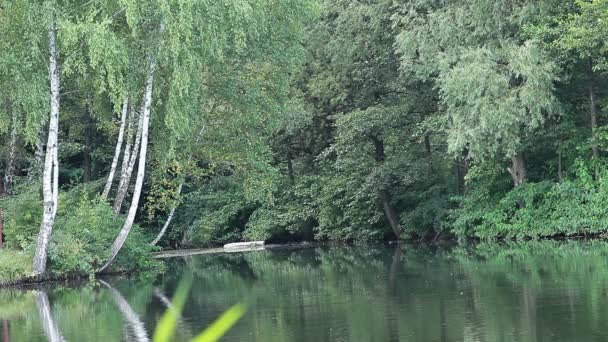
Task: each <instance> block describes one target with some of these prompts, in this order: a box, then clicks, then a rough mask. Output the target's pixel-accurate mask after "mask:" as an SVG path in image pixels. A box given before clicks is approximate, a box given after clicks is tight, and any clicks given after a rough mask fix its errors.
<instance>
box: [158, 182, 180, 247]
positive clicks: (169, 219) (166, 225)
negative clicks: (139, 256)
mask: <svg viewBox="0 0 608 342" xmlns="http://www.w3.org/2000/svg"><path fill="white" fill-rule="evenodd" d="M183 185H184V183H180V184H179V188H177V196H179V195H180V194H181V193H182V187H183ZM175 209H177V205H174V206H173V208H171V212H170V213H169V216H168V217H167V221H166V222H165V224H164V225H163V229H161V230H160V232H159V233H158V235H157V236H156V238H155V239H154V241H152V242H150V245H152V246H155V245H156V244H157V243H158V242H159V241H160V239H162V238H163V236H164V235H165V232H166V231H167V227H169V224H170V223H171V220H173V215H174V214H175Z"/></svg>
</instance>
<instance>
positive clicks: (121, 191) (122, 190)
mask: <svg viewBox="0 0 608 342" xmlns="http://www.w3.org/2000/svg"><path fill="white" fill-rule="evenodd" d="M143 111H144V108H142V113H141V114H140V115H139V123H138V126H137V135H136V137H135V144H134V145H133V149H132V151H131V152H130V153H129V156H128V158H125V159H126V160H128V163H127V164H126V167H125V168H123V174H122V175H121V177H120V182H119V183H118V190H117V191H116V198H114V215H118V213H120V209H121V208H122V202H123V201H124V200H125V197H126V196H127V192H128V190H129V184H130V183H131V175H132V174H133V169H134V168H135V161H137V156H138V154H139V153H138V152H139V147H140V145H141V137H142V133H143V120H144V115H143ZM123 161H124V160H123Z"/></svg>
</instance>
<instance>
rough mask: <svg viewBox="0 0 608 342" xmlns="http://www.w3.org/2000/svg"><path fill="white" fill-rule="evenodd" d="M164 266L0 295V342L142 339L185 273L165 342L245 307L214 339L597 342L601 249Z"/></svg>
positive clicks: (605, 291)
mask: <svg viewBox="0 0 608 342" xmlns="http://www.w3.org/2000/svg"><path fill="white" fill-rule="evenodd" d="M167 266H168V267H167V270H168V272H167V273H165V274H164V275H162V276H158V277H156V278H153V279H144V280H141V279H140V280H136V279H126V278H107V279H105V283H101V282H97V283H85V284H80V285H73V284H72V285H53V286H50V287H48V288H46V289H39V290H37V291H20V290H6V289H5V290H0V320H1V321H0V328H1V329H2V336H0V338H3V339H6V336H8V337H9V339H10V341H45V340H47V339H48V338H49V337H50V336H58V335H57V334H60V335H61V337H63V338H65V340H67V341H145V340H146V339H151V336H152V332H153V330H154V328H155V324H156V322H157V321H158V320H159V318H160V316H161V314H162V313H163V311H164V310H165V308H166V306H165V304H164V302H163V301H164V299H163V297H171V295H172V294H173V292H174V290H175V288H176V286H177V284H178V283H179V280H180V279H181V278H182V276H183V274H184V273H186V272H191V273H192V274H193V279H194V281H193V285H192V289H191V293H190V296H189V299H188V302H187V304H186V307H185V309H184V312H183V313H182V317H181V319H180V322H179V324H178V326H177V329H178V332H177V336H176V337H175V339H174V340H175V341H186V340H188V339H190V338H191V337H193V336H194V335H195V334H196V333H197V332H199V331H200V330H202V329H203V328H204V327H205V326H207V325H208V324H209V323H210V322H212V321H213V320H214V319H215V318H216V317H217V316H218V315H220V314H221V313H222V312H223V311H224V310H226V309H227V308H229V307H230V306H231V305H232V304H235V303H237V302H246V303H248V305H249V307H248V311H247V313H246V315H245V316H244V318H243V319H242V320H241V321H240V322H239V323H238V324H237V325H236V326H235V327H234V328H233V329H232V330H231V331H230V332H229V333H228V335H227V336H225V338H224V340H225V341H264V342H272V341H315V342H316V341H383V342H384V341H416V342H420V341H491V342H494V341H607V340H608V244H607V243H604V242H598V241H596V242H574V241H570V242H529V243H524V244H508V245H477V246H473V247H467V248H462V247H458V248H430V247H414V246H401V247H399V248H397V247H394V246H393V247H391V246H384V247H382V246H381V247H369V246H365V247H321V248H308V249H298V250H275V251H259V252H249V253H242V254H217V255H203V256H192V257H184V258H176V259H171V260H169V261H168V265H167ZM47 299H48V301H47ZM45 313H47V314H45ZM41 317H47V318H50V319H47V320H43V319H41ZM45 322H46V323H45Z"/></svg>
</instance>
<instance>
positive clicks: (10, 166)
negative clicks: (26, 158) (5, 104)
mask: <svg viewBox="0 0 608 342" xmlns="http://www.w3.org/2000/svg"><path fill="white" fill-rule="evenodd" d="M9 108H10V106H9ZM12 119H13V120H12V121H13V122H12V128H11V141H10V143H9V148H8V162H7V164H6V173H5V174H4V192H5V193H6V194H11V193H12V190H13V185H14V183H15V156H16V155H17V124H18V120H17V114H15V113H14V112H13V113H12Z"/></svg>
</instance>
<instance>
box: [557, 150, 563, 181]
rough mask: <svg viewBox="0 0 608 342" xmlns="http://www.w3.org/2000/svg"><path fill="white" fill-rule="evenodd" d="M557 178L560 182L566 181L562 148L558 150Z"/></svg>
mask: <svg viewBox="0 0 608 342" xmlns="http://www.w3.org/2000/svg"><path fill="white" fill-rule="evenodd" d="M557 179H558V180H559V182H560V183H562V182H563V181H564V171H563V166H562V150H561V149H558V150H557Z"/></svg>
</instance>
